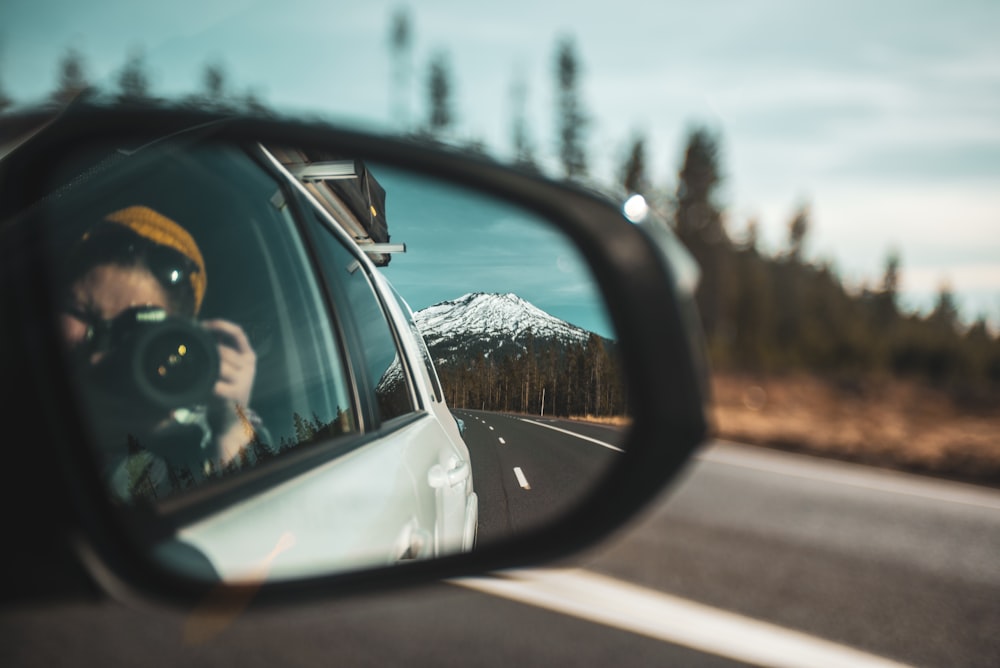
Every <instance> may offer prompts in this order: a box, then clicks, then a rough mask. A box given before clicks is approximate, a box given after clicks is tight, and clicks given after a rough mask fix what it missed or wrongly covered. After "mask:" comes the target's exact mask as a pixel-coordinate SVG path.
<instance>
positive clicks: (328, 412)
mask: <svg viewBox="0 0 1000 668" xmlns="http://www.w3.org/2000/svg"><path fill="white" fill-rule="evenodd" d="M55 181H57V182H59V183H65V182H70V183H72V184H73V185H72V186H71V187H70V188H62V189H60V190H59V192H58V193H57V194H56V195H54V196H51V197H49V198H48V200H46V202H45V203H44V204H43V206H42V207H41V216H42V220H43V223H44V225H45V229H46V231H47V232H48V233H49V234H48V236H49V238H50V242H51V243H52V248H53V252H52V256H53V260H54V262H53V269H52V272H53V276H54V277H57V278H58V277H60V276H61V275H62V273H61V272H62V268H63V265H62V264H61V259H60V258H63V257H65V256H66V254H69V256H70V257H73V256H72V253H73V252H75V250H76V249H78V247H79V246H81V245H83V244H82V243H81V241H80V240H81V239H82V238H83V237H88V235H92V234H93V233H92V230H93V229H104V228H105V227H107V223H108V219H109V218H114V219H115V220H114V221H113V222H114V223H115V224H114V225H112V227H115V228H117V232H124V233H128V234H131V233H133V232H135V231H136V230H140V231H142V230H146V229H147V227H148V226H149V225H157V224H158V225H161V226H163V229H167V230H174V229H176V228H183V230H184V231H186V232H187V233H188V234H189V235H190V241H189V242H188V243H189V245H188V246H183V245H181V246H182V249H183V250H184V251H185V253H186V256H185V254H184V253H181V254H180V255H179V254H178V253H177V252H175V251H176V250H177V249H176V248H167V250H163V249H162V246H163V244H162V243H160V241H162V238H161V237H162V235H163V234H165V233H163V232H162V231H161V232H157V233H153V232H143V233H142V234H140V235H139V236H140V237H142V239H141V241H142V242H143V243H144V244H146V245H149V246H152V247H153V248H154V249H155V250H156V252H157V253H159V254H162V255H165V256H169V257H171V258H172V259H171V260H170V262H181V261H184V260H188V259H189V258H188V257H187V256H194V255H197V256H198V260H197V262H194V263H193V266H192V267H191V268H190V269H189V271H190V273H191V274H192V275H197V274H199V273H200V274H202V275H203V276H204V277H205V280H204V281H203V286H202V290H203V298H202V299H201V303H200V305H199V306H198V308H197V309H196V314H191V315H189V316H185V317H187V319H188V320H190V322H191V324H193V329H192V328H189V329H188V330H185V332H187V333H186V334H185V336H195V333H199V332H200V333H204V332H205V331H209V332H210V333H211V336H213V337H215V338H216V339H217V342H218V344H219V345H218V346H217V348H218V351H219V352H218V357H219V362H218V367H217V369H218V371H217V373H218V378H216V377H215V376H214V375H212V376H211V377H210V378H209V383H208V390H206V391H205V392H204V393H203V394H202V395H199V396H197V397H195V398H194V399H191V400H190V401H188V400H187V398H185V400H184V401H181V400H180V399H173V398H171V397H167V398H165V399H164V398H163V397H162V396H161V397H159V399H158V401H159V402H160V403H158V404H156V403H155V402H154V401H153V400H149V401H147V400H146V395H145V394H143V392H144V390H142V387H143V383H144V382H145V381H144V374H145V373H146V372H145V371H144V369H145V368H146V367H143V366H142V364H141V362H142V361H143V360H141V359H140V357H141V356H140V355H139V353H135V352H134V351H133V352H128V353H126V352H124V351H125V350H126V347H125V344H124V341H125V340H126V335H125V334H114V332H115V331H119V330H121V331H122V332H124V331H125V329H126V328H125V326H124V325H122V324H121V323H120V322H118V320H119V319H120V318H119V316H116V317H115V318H114V319H112V320H109V322H111V323H114V324H113V325H107V326H106V327H107V328H108V329H109V331H111V332H112V334H109V335H108V336H109V337H110V338H109V341H111V342H110V343H109V344H108V345H109V347H108V349H107V351H106V352H104V353H101V355H102V357H100V363H98V364H97V365H96V366H98V367H101V368H102V373H103V374H104V375H105V376H106V378H103V380H102V381H101V383H99V387H98V390H96V391H95V387H94V385H93V382H94V381H95V377H94V374H93V373H92V372H91V368H92V367H93V366H95V365H87V366H86V367H85V370H84V367H83V366H75V367H74V369H76V370H77V371H78V373H77V374H76V378H77V382H78V387H79V390H80V393H81V396H82V397H83V399H84V406H85V412H86V416H85V417H86V419H87V420H88V421H89V423H90V426H91V430H92V432H93V434H94V435H95V437H96V439H95V440H96V442H97V443H98V447H99V448H100V450H101V455H102V462H101V467H102V469H103V471H104V474H105V476H106V479H107V481H108V484H109V487H110V490H111V493H112V495H113V496H114V497H115V498H117V499H119V500H123V501H134V500H137V499H145V500H163V499H165V498H168V497H172V496H174V495H176V494H177V493H178V492H181V491H184V490H187V489H189V488H192V487H196V486H201V483H203V482H205V481H208V480H211V479H214V478H218V477H223V476H228V475H229V474H232V473H236V472H239V471H243V470H247V469H251V468H258V467H260V466H261V465H263V464H266V463H269V462H271V461H273V460H281V458H282V457H283V456H284V455H285V454H287V453H289V452H291V451H299V450H301V449H302V448H303V447H305V446H316V445H318V444H323V443H327V442H329V441H330V440H331V439H333V440H335V439H337V438H339V437H341V436H344V435H347V434H352V433H355V432H357V430H358V428H359V420H358V419H357V416H356V410H355V400H354V393H353V391H352V386H351V383H350V379H349V375H348V373H347V365H346V363H345V359H346V358H345V355H344V352H343V348H342V345H341V342H340V339H339V338H338V336H337V333H336V332H335V331H334V328H333V327H332V326H331V321H330V318H329V314H328V311H327V307H326V301H325V298H324V290H323V289H321V286H320V284H319V283H318V282H317V280H316V277H315V276H314V275H313V273H312V269H311V266H312V265H311V263H310V262H309V260H308V255H307V253H306V251H305V248H304V246H303V243H302V240H301V239H300V238H299V232H298V226H297V225H296V224H295V215H294V214H295V211H296V209H295V208H294V207H292V206H290V205H289V202H288V200H287V199H286V193H285V192H284V191H283V190H282V187H281V186H280V185H279V184H280V183H283V181H282V180H280V179H279V178H277V176H276V175H274V174H271V173H269V172H268V170H267V169H266V168H265V167H264V163H261V162H258V161H257V160H256V159H255V158H254V156H253V155H252V154H251V153H249V152H248V151H245V150H243V149H240V148H238V147H235V146H227V147H220V146H215V145H206V146H200V147H197V146H195V147H192V146H185V147H180V148H179V147H178V146H166V145H165V146H163V147H161V148H155V149H154V148H149V149H145V150H143V151H142V152H140V153H138V154H136V155H135V156H134V157H132V158H130V159H128V160H123V159H121V158H116V159H114V160H112V161H110V162H108V163H106V164H105V163H102V165H101V166H100V167H99V168H97V169H91V170H90V171H89V172H87V175H86V176H85V177H82V178H75V177H73V176H72V175H67V174H62V175H58V176H57V177H56V178H55ZM123 212H124V213H123ZM164 220H165V221H168V222H162V221H164ZM123 221H124V222H123ZM150 221H153V222H150ZM171 223H172V225H171ZM130 225H131V227H129V226H130ZM144 226H146V227H144ZM123 227H126V228H128V229H125V230H122V229H121V228H123ZM158 234H159V235H160V236H158ZM143 235H145V236H143ZM133 236H134V235H133ZM88 238H90V239H91V240H93V239H94V238H96V237H94V236H89V237H88ZM153 238H155V239H156V240H157V243H152V244H149V243H147V242H149V240H150V239H153ZM101 243H104V244H105V246H107V245H108V244H106V243H105V242H104V241H102V242H101ZM167 245H169V243H168V244H167ZM141 247H145V246H141ZM192 249H193V250H192ZM144 252H145V251H144ZM182 256H183V257H182ZM171 266H172V265H171ZM158 280H159V279H158ZM184 280H185V279H181V281H182V282H183V281H184ZM191 280H192V281H194V278H192V279H191ZM54 283H55V284H56V285H57V286H59V285H60V281H59V280H56V281H55V282H54ZM57 290H60V293H59V294H57V299H58V300H59V301H57V302H56V303H57V304H58V305H59V308H60V309H61V310H73V309H76V311H79V310H80V309H81V308H83V309H84V310H86V309H87V308H92V306H93V305H92V304H88V303H87V302H86V300H85V299H84V300H83V303H77V302H80V301H81V300H80V299H79V296H73V297H72V298H71V299H70V301H69V303H67V301H66V300H67V297H66V294H65V292H64V291H62V288H61V287H57ZM74 300H75V301H74ZM74 317H75V316H74ZM80 317H81V318H83V319H84V320H85V321H86V320H87V319H88V318H89V319H91V320H100V318H95V317H93V316H92V315H87V314H86V313H84V314H83V315H81V316H80ZM142 317H145V316H142ZM171 317H173V314H171ZM210 323H224V324H214V325H213V324H210ZM101 326H102V327H105V325H103V324H102V325H101ZM128 327H129V328H131V329H135V330H137V328H142V327H146V328H147V329H149V330H150V331H152V330H153V326H152V325H149V326H147V325H138V324H136V322H131V323H130V324H129V325H128ZM212 327H215V328H216V329H211V328H212ZM88 328H89V329H88V331H90V330H93V329H94V327H92V326H91V325H89V324H88ZM115 328H117V329H115ZM129 335H130V336H131V334H129ZM115 337H118V338H115ZM241 337H245V340H244V344H245V348H247V349H249V350H251V351H252V355H250V356H245V357H246V359H252V363H250V365H251V366H252V367H253V368H252V369H251V373H250V381H251V388H250V391H249V394H248V396H243V397H241V399H242V400H236V399H230V398H229V395H224V396H222V397H221V398H220V396H219V394H220V392H224V391H228V390H224V391H220V390H219V389H218V388H219V386H220V385H222V384H225V383H230V384H235V381H230V380H229V377H230V376H236V374H235V372H233V371H232V370H231V367H232V365H233V364H234V362H233V352H234V351H236V350H237V349H239V348H240V347H241V344H240V343H239V342H238V341H239V339H240V338H241ZM119 339H120V341H119ZM214 343H216V341H215V340H213V339H210V343H209V344H208V345H207V346H206V350H207V352H206V355H208V357H211V356H212V350H211V349H212V348H213V347H216V346H213V345H212V344H214ZM119 344H121V345H120V346H119ZM184 347H185V352H183V353H181V354H180V357H185V356H186V357H189V358H190V357H192V356H193V352H192V351H194V350H195V349H194V347H193V344H190V343H187V342H184ZM133 348H134V346H133ZM143 350H145V349H143ZM149 354H150V355H152V354H153V353H149ZM130 355H131V356H130ZM172 357H174V358H177V357H178V355H173V356H172ZM208 357H207V358H206V359H208ZM237 358H239V356H238V355H237ZM70 359H71V363H74V364H79V363H81V361H80V360H77V359H75V358H74V357H73V356H72V355H71V356H70ZM143 359H144V358H143ZM165 359H166V358H165ZM111 362H114V364H115V366H114V368H112V367H111V366H109V365H110V364H111ZM184 363H186V362H177V364H178V365H179V366H178V367H177V368H182V367H183V364H184ZM237 364H244V365H245V360H241V361H238V362H237ZM169 365H170V363H164V364H161V365H160V366H159V367H151V368H153V371H151V372H150V373H151V374H152V375H151V377H153V380H154V381H155V380H156V378H155V376H156V375H157V372H156V368H159V370H160V372H161V373H160V375H161V376H162V377H164V378H166V377H167V376H165V375H163V374H167V375H169V373H168V371H169V372H170V373H173V371H170V367H169ZM105 367H106V368H105ZM206 368H207V367H206ZM215 368H216V367H213V369H215ZM164 369H166V370H167V371H164ZM212 373H213V374H214V373H216V372H215V371H213V372H212ZM192 374H194V372H192ZM194 375H196V374H194ZM213 382H214V383H215V384H214V385H213ZM179 383H180V381H177V383H175V384H177V386H178V387H179V386H180V385H179ZM161 389H163V388H161ZM167 389H170V388H166V389H164V392H166V390H167ZM171 391H172V390H171ZM178 391H179V390H178ZM171 401H173V403H170V402H171ZM154 404H155V405H154ZM225 407H230V408H231V409H232V410H228V409H227V408H225ZM143 411H146V412H147V413H148V414H149V415H155V416H156V427H155V428H148V427H147V426H146V425H141V426H140V427H134V425H133V424H132V422H129V420H133V421H135V420H137V419H138V418H137V417H136V416H137V415H139V414H143V415H145V413H143ZM227 411H228V412H227ZM122 413H125V414H127V419H126V418H125V417H122V415H120V414H122ZM240 430H242V434H243V435H242V437H241V438H238V439H237V441H234V442H235V443H236V449H235V450H232V449H229V450H226V449H225V448H226V447H228V446H223V445H222V444H221V443H222V439H223V438H224V437H225V436H226V435H227V434H230V433H232V434H237V436H239V433H240Z"/></svg>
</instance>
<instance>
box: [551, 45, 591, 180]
mask: <svg viewBox="0 0 1000 668" xmlns="http://www.w3.org/2000/svg"><path fill="white" fill-rule="evenodd" d="M556 84H557V87H556V104H557V109H556V113H557V135H558V137H559V159H560V161H561V162H562V167H563V174H564V175H565V177H566V178H567V179H575V178H579V177H583V176H586V175H587V155H586V151H585V149H584V144H585V138H586V130H587V124H588V118H587V114H586V112H585V111H584V106H583V100H582V99H581V96H580V63H579V60H578V58H577V55H576V46H575V44H574V42H573V39H572V38H570V37H563V38H562V39H560V40H559V42H558V44H557V46H556Z"/></svg>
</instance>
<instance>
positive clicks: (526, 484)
mask: <svg viewBox="0 0 1000 668" xmlns="http://www.w3.org/2000/svg"><path fill="white" fill-rule="evenodd" d="M0 193H2V194H3V197H2V201H3V203H2V211H0V216H2V222H0V225H2V227H0V253H2V256H3V257H2V258H0V266H2V278H0V280H2V283H3V292H2V296H3V297H2V298H3V301H2V304H0V309H2V314H3V315H2V321H3V322H4V323H7V324H8V325H12V326H5V328H4V331H3V334H2V336H3V341H2V347H0V356H2V367H0V369H2V371H3V373H4V378H5V390H4V396H3V397H2V399H3V401H0V411H3V414H4V418H6V420H7V421H8V423H10V424H14V423H21V422H24V421H27V422H26V424H28V425H29V426H28V427H27V429H28V433H29V437H28V438H27V439H24V440H23V441H22V443H21V446H20V447H18V448H15V449H14V450H15V452H13V453H12V455H11V457H10V461H9V462H8V464H7V465H6V466H4V467H3V468H2V471H3V472H2V474H0V475H2V476H3V478H4V480H3V481H0V488H2V489H3V494H4V500H5V501H6V502H5V503H4V507H5V508H7V509H9V510H8V512H9V513H11V514H12V515H18V511H19V510H23V509H24V508H25V507H26V506H27V507H31V508H32V509H33V510H34V511H36V512H34V513H32V514H31V515H30V516H28V517H26V516H24V515H20V516H17V517H14V518H12V521H13V522H14V523H15V525H16V526H17V527H18V531H21V532H23V533H22V534H21V535H22V538H20V539H19V541H18V545H21V546H24V549H25V551H24V552H19V550H20V549H21V548H19V547H18V546H15V547H14V548H13V550H12V551H10V552H11V553H10V554H8V555H5V558H6V559H10V560H12V568H11V569H9V570H7V572H18V573H19V574H23V573H29V572H34V573H35V574H39V573H37V570H38V567H43V566H44V563H45V561H44V559H41V558H38V556H37V552H36V553H35V559H34V563H35V566H36V568H32V567H31V564H32V561H33V560H32V559H31V558H29V557H28V556H27V555H28V554H30V553H31V550H32V549H33V548H32V546H33V545H38V544H43V545H46V546H49V547H50V548H51V549H52V551H53V554H54V553H55V552H56V551H59V550H64V551H68V552H71V553H72V555H73V558H74V559H77V560H78V561H79V563H82V564H83V565H84V567H85V569H86V570H87V571H88V573H89V575H90V577H91V578H93V579H94V580H96V581H97V582H99V583H100V584H101V585H102V586H103V588H104V589H105V590H108V591H122V590H123V589H124V590H127V591H133V592H136V593H139V594H142V595H150V596H154V597H157V598H161V599H164V600H168V601H172V602H178V603H184V604H189V603H191V602H193V601H198V600H200V599H201V598H203V597H204V596H205V594H206V592H209V591H218V590H219V588H222V590H228V589H232V590H234V591H247V590H248V588H249V590H252V591H253V593H254V594H255V595H256V597H257V598H258V599H259V600H260V601H264V602H267V601H280V600H287V599H291V598H300V597H306V596H324V595H330V594H331V593H332V592H336V593H344V592H348V591H358V590H363V589H367V588H372V587H376V586H378V587H385V586H393V585H396V584H404V583H408V582H414V581H419V580H426V579H430V578H435V579H436V578H441V577H450V576H456V575H466V574H471V573H475V572H482V571H485V570H489V569H496V568H501V567H511V566H519V565H526V564H529V563H534V562H537V561H539V560H541V559H548V558H553V557H557V556H560V555H565V554H567V553H570V552H572V551H574V550H577V549H579V548H582V547H584V546H586V545H588V544H591V543H593V542H594V541H596V540H598V539H600V538H601V537H603V536H606V535H607V534H608V533H609V532H611V531H613V530H614V529H615V528H616V527H618V526H619V525H620V524H621V523H622V522H624V521H625V520H627V519H628V518H629V517H630V516H632V515H633V514H634V513H635V512H637V511H638V510H639V509H640V508H642V506H643V505H644V504H645V503H646V502H647V501H649V500H650V499H651V497H652V496H653V495H654V494H656V493H657V492H658V491H659V490H660V489H662V488H663V486H664V485H665V484H667V483H668V482H669V481H670V480H671V479H672V477H673V476H674V475H676V474H677V472H678V471H679V470H680V469H681V467H682V466H683V465H684V463H685V461H686V460H687V458H688V457H689V456H690V454H691V453H692V452H693V450H694V449H695V448H696V447H697V446H698V445H699V444H700V443H701V442H702V440H703V439H704V438H705V436H706V433H707V422H706V414H705V409H704V406H705V402H706V386H705V382H704V364H703V356H702V350H701V340H700V338H699V334H698V331H699V330H698V329H697V326H696V324H695V319H694V317H693V311H692V309H693V306H692V304H693V302H692V295H691V291H692V290H693V286H694V280H695V277H694V275H695V273H696V272H695V270H694V268H693V266H692V265H691V263H690V258H688V257H687V255H686V253H685V252H684V250H683V249H682V248H681V247H680V245H679V244H678V243H677V242H676V240H675V239H674V238H673V236H672V234H671V232H670V230H669V229H668V228H667V226H666V225H665V224H663V223H662V222H660V221H658V220H656V219H655V217H654V216H653V214H651V213H649V212H643V211H642V210H641V207H640V208H636V207H635V206H634V205H635V202H632V203H631V204H630V205H629V208H628V209H627V211H626V212H625V213H623V209H622V204H623V203H619V202H615V201H613V200H611V199H609V198H607V197H606V196H602V195H599V194H597V193H593V192H588V191H585V190H583V189H580V188H577V187H574V186H572V185H569V184H565V183H557V182H553V181H548V180H545V179H543V178H540V177H537V176H530V175H526V174H524V173H520V172H516V171H513V170H510V169H508V168H505V167H503V166H500V165H498V164H495V163H493V162H491V161H489V160H486V159H484V158H482V157H475V156H468V155H463V154H460V153H457V152H455V151H452V150H448V149H444V148H441V147H432V146H428V145H425V144H421V143H419V142H414V141H408V140H401V139H390V138H385V137H379V136H373V135H367V134H360V133H355V132H350V131H345V130H342V129H338V128H334V127H330V126H327V125H325V124H318V123H301V122H292V121H275V120H264V119H254V118H233V117H216V116H207V115H203V114H200V113H194V112H177V111H172V112H168V111H162V110H146V111H141V112H125V111H114V110H107V109H104V110H102V109H86V108H81V109H77V110H75V111H73V112H72V113H67V114H65V115H64V116H62V117H60V118H58V119H57V120H55V121H54V122H52V123H50V124H49V125H48V126H47V127H45V128H44V129H43V130H41V131H39V132H37V133H36V134H34V135H33V136H32V137H31V138H30V139H29V140H27V141H25V142H23V143H21V144H20V145H18V146H17V147H16V148H14V149H13V150H11V151H10V152H9V153H8V154H7V155H6V156H5V157H3V158H2V160H0ZM40 497H41V498H40ZM29 537H30V538H29ZM19 559H20V562H18V560H19ZM15 567H16V568H15ZM39 575H40V574H39ZM28 579H29V580H30V578H28ZM23 589H24V590H25V593H26V594H27V595H31V587H30V585H23Z"/></svg>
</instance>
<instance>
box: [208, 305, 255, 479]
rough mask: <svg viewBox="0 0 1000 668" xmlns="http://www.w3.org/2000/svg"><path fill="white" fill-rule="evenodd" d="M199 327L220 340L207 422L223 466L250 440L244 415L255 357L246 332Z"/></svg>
mask: <svg viewBox="0 0 1000 668" xmlns="http://www.w3.org/2000/svg"><path fill="white" fill-rule="evenodd" d="M202 325H203V326H204V327H205V329H208V330H209V331H211V332H214V333H216V335H217V336H218V337H219V339H220V343H219V378H218V380H217V381H216V383H215V387H214V388H213V389H212V393H213V395H214V397H215V403H216V407H215V408H214V409H213V410H211V411H210V416H209V420H210V423H214V425H213V429H215V430H216V435H217V446H218V449H219V452H218V456H219V458H220V461H221V462H222V464H223V465H224V466H225V465H228V464H229V463H230V462H231V461H233V460H234V459H236V457H238V456H239V454H240V453H241V452H242V451H243V449H244V448H245V447H246V446H247V444H249V443H250V441H251V440H252V439H253V435H254V430H253V427H252V425H251V424H250V421H249V419H248V418H247V411H248V410H249V406H250V393H251V392H252V391H253V382H254V377H255V376H256V374H257V353H255V352H254V350H253V348H252V347H251V346H250V339H249V338H247V335H246V332H244V331H243V329H242V328H241V327H240V326H239V325H237V324H236V323H233V322H229V321H228V320H218V319H217V320H205V321H203V322H202Z"/></svg>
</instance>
